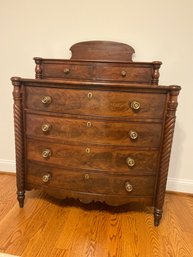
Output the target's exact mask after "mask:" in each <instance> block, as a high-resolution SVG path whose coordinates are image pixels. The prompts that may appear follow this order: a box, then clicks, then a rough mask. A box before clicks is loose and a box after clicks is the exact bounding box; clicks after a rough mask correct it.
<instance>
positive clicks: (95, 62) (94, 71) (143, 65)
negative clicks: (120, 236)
mask: <svg viewBox="0 0 193 257" xmlns="http://www.w3.org/2000/svg"><path fill="white" fill-rule="evenodd" d="M71 52H72V57H71V59H69V60H65V59H44V58H40V57H35V58H34V60H35V63H36V67H35V76H36V78H35V79H23V78H20V77H13V78H12V79H11V80H12V84H13V86H14V91H13V97H14V120H15V138H16V174H17V196H18V201H19V204H20V207H23V205H24V197H25V191H26V190H32V189H42V190H44V191H45V192H47V193H48V194H51V195H53V196H55V197H58V198H66V197H69V198H75V199H79V200H80V201H82V202H83V203H89V202H91V201H100V202H106V203H107V204H109V205H113V206H118V205H123V204H127V203H130V202H142V203H144V204H145V205H148V206H152V207H154V224H155V225H156V226H157V225H159V222H160V219H161V216H162V207H163V202H164V195H165V188H166V181H167V173H168V166H169V159H170V152H171V146H172V138H173V132H174V125H175V112H176V108H177V96H178V94H179V91H180V87H179V86H158V80H159V68H160V66H161V62H134V61H132V55H133V53H134V49H133V48H132V47H131V46H129V45H126V44H122V43H116V42H109V41H88V42H80V43H77V44H75V45H73V46H72V47H71Z"/></svg>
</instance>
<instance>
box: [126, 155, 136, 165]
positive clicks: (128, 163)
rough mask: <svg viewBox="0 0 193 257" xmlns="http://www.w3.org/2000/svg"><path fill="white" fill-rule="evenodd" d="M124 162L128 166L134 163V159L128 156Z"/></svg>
mask: <svg viewBox="0 0 193 257" xmlns="http://www.w3.org/2000/svg"><path fill="white" fill-rule="evenodd" d="M126 163H127V165H128V166H129V167H133V166H134V165H135V160H134V159H133V158H131V157H128V158H127V159H126Z"/></svg>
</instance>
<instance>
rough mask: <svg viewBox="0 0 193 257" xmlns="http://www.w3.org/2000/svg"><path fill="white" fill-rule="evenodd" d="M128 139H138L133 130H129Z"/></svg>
mask: <svg viewBox="0 0 193 257" xmlns="http://www.w3.org/2000/svg"><path fill="white" fill-rule="evenodd" d="M129 137H130V139H132V140H135V139H137V138H138V133H137V132H136V131H135V130H130V131H129Z"/></svg>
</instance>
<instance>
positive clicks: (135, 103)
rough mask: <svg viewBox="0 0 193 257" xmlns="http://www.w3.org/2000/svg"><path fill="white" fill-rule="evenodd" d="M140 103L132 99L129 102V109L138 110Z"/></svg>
mask: <svg viewBox="0 0 193 257" xmlns="http://www.w3.org/2000/svg"><path fill="white" fill-rule="evenodd" d="M140 107H141V105H140V103H139V102H137V101H133V102H131V109H132V110H134V111H139V109H140Z"/></svg>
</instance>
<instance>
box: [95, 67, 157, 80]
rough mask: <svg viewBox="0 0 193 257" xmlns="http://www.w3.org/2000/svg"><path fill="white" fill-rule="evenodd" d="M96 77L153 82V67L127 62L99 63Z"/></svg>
mask: <svg viewBox="0 0 193 257" xmlns="http://www.w3.org/2000/svg"><path fill="white" fill-rule="evenodd" d="M95 74H96V79H98V80H113V81H129V82H135V83H136V82H138V83H140V82H143V83H151V74H152V68H151V67H144V68H143V69H142V68H141V67H140V66H139V67H137V66H136V67H132V66H131V67H129V66H128V65H127V64H125V65H123V64H121V65H118V64H103V63H102V64H98V65H97V66H96V71H95Z"/></svg>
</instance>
